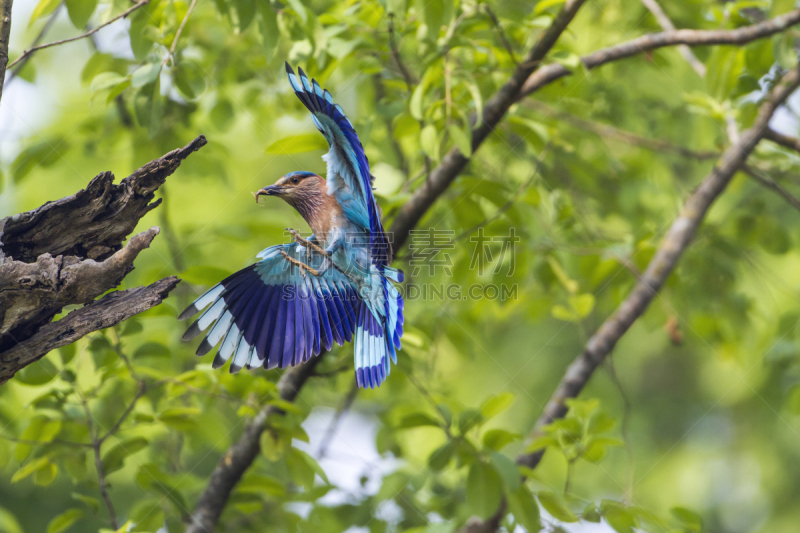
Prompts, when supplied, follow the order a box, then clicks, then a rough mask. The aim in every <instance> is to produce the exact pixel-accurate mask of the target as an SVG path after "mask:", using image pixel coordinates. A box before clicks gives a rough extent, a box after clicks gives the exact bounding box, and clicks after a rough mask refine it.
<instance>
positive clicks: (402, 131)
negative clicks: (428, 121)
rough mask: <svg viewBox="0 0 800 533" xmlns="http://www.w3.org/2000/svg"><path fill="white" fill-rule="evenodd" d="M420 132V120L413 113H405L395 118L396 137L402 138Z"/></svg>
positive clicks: (394, 129) (394, 131) (394, 133)
mask: <svg viewBox="0 0 800 533" xmlns="http://www.w3.org/2000/svg"><path fill="white" fill-rule="evenodd" d="M418 134H419V121H418V120H415V119H414V117H412V116H411V115H407V114H405V113H403V114H402V115H399V116H398V117H396V118H395V120H394V126H393V135H394V138H395V139H402V138H403V137H407V136H409V135H418Z"/></svg>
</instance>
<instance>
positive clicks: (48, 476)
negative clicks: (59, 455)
mask: <svg viewBox="0 0 800 533" xmlns="http://www.w3.org/2000/svg"><path fill="white" fill-rule="evenodd" d="M56 476H58V465H57V464H55V463H52V462H51V463H48V464H47V465H45V466H44V467H43V468H40V469H38V470H36V471H35V472H34V473H33V482H34V483H35V484H36V485H39V486H40V487H46V486H48V485H50V484H51V483H52V482H53V481H55V480H56Z"/></svg>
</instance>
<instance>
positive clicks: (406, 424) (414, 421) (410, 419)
mask: <svg viewBox="0 0 800 533" xmlns="http://www.w3.org/2000/svg"><path fill="white" fill-rule="evenodd" d="M441 425H442V423H441V422H440V421H439V420H437V419H435V418H433V417H431V416H429V415H426V414H425V413H412V414H410V415H406V416H405V417H403V419H402V420H401V421H400V424H399V425H398V426H397V427H398V428H399V429H407V428H416V427H420V426H437V427H441Z"/></svg>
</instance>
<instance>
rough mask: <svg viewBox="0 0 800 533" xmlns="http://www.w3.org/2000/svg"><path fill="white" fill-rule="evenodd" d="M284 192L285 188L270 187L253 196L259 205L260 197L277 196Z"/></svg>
mask: <svg viewBox="0 0 800 533" xmlns="http://www.w3.org/2000/svg"><path fill="white" fill-rule="evenodd" d="M281 192H283V187H278V186H277V185H270V186H269V187H264V188H263V189H261V190H259V191H258V192H257V193H255V194H254V195H253V196H255V197H256V203H258V197H259V196H277V195H279V194H281Z"/></svg>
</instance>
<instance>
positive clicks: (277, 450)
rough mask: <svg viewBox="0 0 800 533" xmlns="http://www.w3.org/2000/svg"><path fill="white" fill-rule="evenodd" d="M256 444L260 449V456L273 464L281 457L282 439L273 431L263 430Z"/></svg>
mask: <svg viewBox="0 0 800 533" xmlns="http://www.w3.org/2000/svg"><path fill="white" fill-rule="evenodd" d="M258 442H259V444H260V447H261V454H262V455H263V456H264V457H266V458H267V459H269V460H270V461H272V462H275V461H277V460H278V459H280V458H281V456H282V455H283V449H284V445H283V439H281V438H280V435H278V433H277V432H276V431H275V430H273V429H270V428H267V429H266V430H264V431H263V432H262V433H261V437H260V438H259V440H258Z"/></svg>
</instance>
